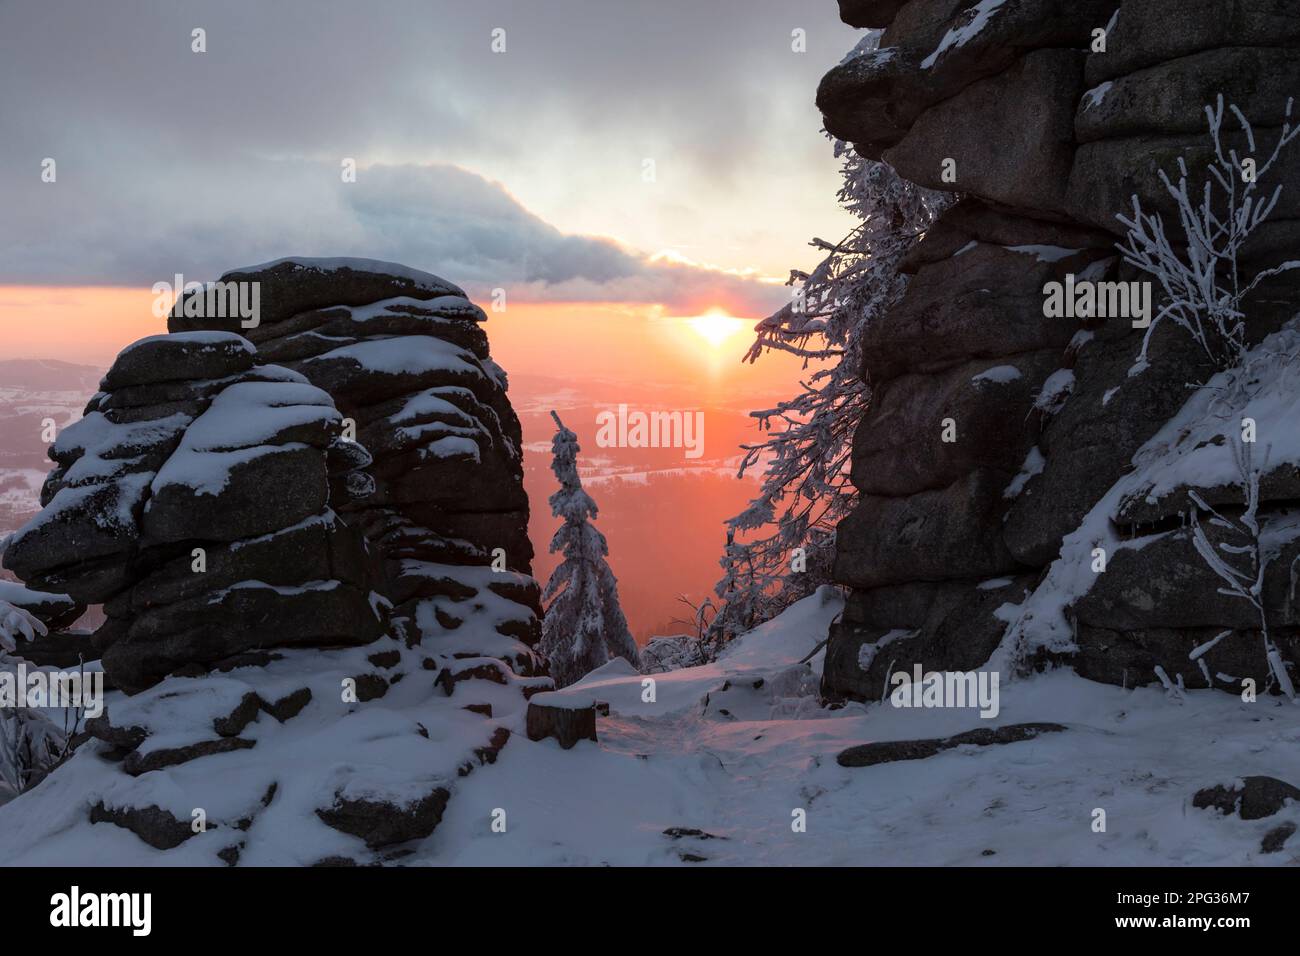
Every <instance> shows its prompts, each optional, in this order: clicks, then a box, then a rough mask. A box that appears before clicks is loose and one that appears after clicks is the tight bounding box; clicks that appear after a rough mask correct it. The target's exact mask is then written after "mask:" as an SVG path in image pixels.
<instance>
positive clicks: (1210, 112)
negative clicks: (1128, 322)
mask: <svg viewBox="0 0 1300 956" xmlns="http://www.w3.org/2000/svg"><path fill="white" fill-rule="evenodd" d="M1228 109H1229V111H1230V112H1231V113H1232V115H1233V116H1234V117H1235V118H1236V120H1237V122H1238V123H1239V125H1240V127H1241V132H1242V134H1243V135H1244V137H1245V140H1246V145H1247V149H1248V155H1245V156H1242V155H1239V154H1238V152H1237V150H1236V148H1235V147H1225V143H1224V132H1223V114H1224V105H1223V96H1222V95H1220V96H1219V97H1218V98H1217V101H1216V105H1215V106H1213V107H1211V106H1207V107H1205V116H1206V120H1207V123H1208V126H1209V133H1210V138H1211V140H1212V141H1213V143H1214V156H1213V158H1212V159H1211V161H1210V162H1209V163H1208V164H1207V166H1206V167H1205V179H1204V182H1202V183H1200V185H1199V186H1195V185H1193V184H1192V183H1190V182H1189V179H1188V176H1189V174H1188V170H1187V164H1186V162H1185V161H1184V160H1183V158H1182V157H1179V159H1178V179H1177V181H1176V182H1175V181H1173V180H1171V179H1170V178H1169V176H1168V175H1167V174H1166V173H1165V171H1164V170H1161V171H1160V180H1161V182H1162V183H1163V184H1164V187H1165V189H1166V191H1167V192H1168V193H1169V196H1170V197H1171V198H1172V199H1173V201H1174V204H1175V206H1176V208H1177V210H1178V226H1179V230H1180V232H1181V235H1177V236H1172V237H1171V235H1170V234H1169V232H1168V231H1167V230H1166V227H1165V222H1164V219H1163V217H1162V216H1161V215H1160V214H1159V213H1152V212H1147V211H1146V210H1145V209H1144V208H1143V207H1142V203H1141V201H1140V200H1139V199H1138V197H1137V196H1136V195H1135V196H1133V214H1132V215H1131V216H1125V215H1123V214H1121V215H1119V216H1117V218H1118V219H1119V221H1120V222H1121V223H1122V224H1123V225H1124V226H1125V227H1127V229H1128V235H1127V236H1126V237H1125V240H1124V242H1122V243H1120V244H1118V248H1119V250H1120V252H1121V254H1122V255H1123V258H1124V261H1125V262H1127V263H1129V264H1130V265H1133V266H1136V267H1137V268H1139V269H1141V270H1142V271H1144V272H1146V273H1149V274H1150V275H1151V276H1153V277H1154V278H1155V281H1156V282H1158V283H1159V284H1160V288H1161V291H1162V292H1163V297H1162V301H1161V305H1160V308H1159V309H1158V310H1157V312H1156V314H1155V315H1154V316H1153V317H1152V320H1151V324H1150V326H1149V327H1148V328H1147V331H1146V336H1145V337H1144V339H1143V341H1142V351H1141V354H1140V356H1139V359H1138V364H1139V366H1141V365H1144V364H1145V363H1146V361H1147V350H1148V347H1149V346H1150V343H1151V336H1152V334H1153V333H1154V332H1155V330H1156V328H1157V327H1158V326H1159V324H1160V323H1161V322H1163V321H1164V320H1165V319H1169V320H1172V321H1173V322H1175V323H1176V324H1177V325H1178V326H1180V327H1181V328H1183V329H1185V330H1186V331H1187V332H1188V333H1189V334H1190V335H1191V336H1192V337H1193V338H1194V339H1195V341H1196V342H1197V343H1198V344H1199V345H1200V346H1201V347H1202V348H1203V349H1204V350H1205V352H1206V354H1207V355H1208V356H1209V357H1210V359H1211V360H1212V361H1214V362H1215V363H1216V364H1217V365H1218V366H1219V367H1220V368H1227V367H1229V366H1231V365H1233V364H1235V363H1237V362H1238V361H1239V360H1240V359H1241V357H1242V355H1243V353H1244V352H1245V349H1246V326H1245V316H1244V314H1243V312H1242V302H1243V300H1244V299H1245V298H1246V296H1248V295H1249V294H1250V293H1251V291H1252V290H1254V289H1255V287H1256V286H1258V285H1259V284H1260V283H1261V282H1263V281H1264V280H1266V279H1268V278H1271V277H1272V276H1276V275H1279V274H1281V273H1283V272H1287V271H1289V270H1291V269H1296V268H1300V260H1288V261H1285V262H1282V263H1281V264H1279V265H1276V266H1273V267H1272V268H1269V269H1263V270H1260V271H1259V272H1257V273H1255V274H1254V275H1253V276H1250V277H1247V276H1245V275H1243V264H1242V262H1241V257H1242V251H1243V248H1244V247H1245V245H1246V243H1247V241H1248V240H1249V239H1250V238H1251V236H1252V235H1253V234H1254V233H1255V232H1256V230H1257V229H1258V228H1259V226H1260V224H1261V223H1263V222H1264V221H1265V220H1266V219H1268V217H1269V216H1270V215H1271V214H1272V213H1273V210H1274V208H1275V207H1276V206H1277V203H1278V199H1279V198H1280V197H1281V194H1282V184H1281V183H1277V184H1276V185H1274V186H1273V187H1272V188H1271V189H1269V188H1268V186H1266V185H1265V183H1266V182H1267V181H1268V180H1269V174H1270V173H1273V172H1275V169H1274V167H1275V166H1276V165H1277V162H1278V159H1279V158H1280V157H1281V155H1282V153H1283V151H1284V150H1285V149H1286V148H1287V147H1288V146H1289V145H1290V144H1291V143H1292V142H1293V141H1294V140H1295V138H1296V136H1297V135H1300V127H1295V126H1293V125H1292V122H1291V110H1292V101H1291V100H1290V99H1288V100H1287V104H1286V111H1285V114H1284V119H1283V123H1282V128H1281V131H1280V132H1279V134H1278V138H1277V141H1276V142H1275V143H1274V145H1273V149H1272V151H1271V152H1269V153H1268V155H1267V156H1265V157H1263V159H1262V161H1261V159H1260V158H1259V157H1258V153H1259V150H1258V148H1257V144H1256V141H1255V131H1254V129H1253V128H1252V127H1251V124H1250V121H1249V120H1247V119H1246V116H1245V114H1243V113H1242V112H1241V110H1239V109H1238V108H1237V107H1236V106H1235V105H1233V106H1229V107H1228Z"/></svg>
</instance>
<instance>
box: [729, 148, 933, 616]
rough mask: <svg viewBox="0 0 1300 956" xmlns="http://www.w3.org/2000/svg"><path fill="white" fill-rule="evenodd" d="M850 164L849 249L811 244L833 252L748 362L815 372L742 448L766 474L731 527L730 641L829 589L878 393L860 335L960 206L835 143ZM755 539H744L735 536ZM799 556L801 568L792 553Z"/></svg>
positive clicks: (767, 323) (898, 292)
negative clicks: (908, 261) (920, 246)
mask: <svg viewBox="0 0 1300 956" xmlns="http://www.w3.org/2000/svg"><path fill="white" fill-rule="evenodd" d="M835 155H836V156H837V157H844V163H843V170H842V174H843V178H844V185H843V186H842V188H841V189H840V192H839V200H840V202H841V203H842V204H843V205H844V207H845V208H846V209H848V210H849V212H851V213H853V214H854V215H855V216H857V217H858V218H859V219H860V220H861V223H860V224H859V225H858V226H856V227H855V228H854V229H853V231H852V232H850V233H849V234H848V236H846V237H845V238H844V239H843V240H842V241H840V242H838V243H829V242H826V241H824V240H822V239H813V241H812V242H811V243H810V244H811V245H812V246H814V247H815V248H817V249H819V250H821V251H823V252H824V253H826V256H825V258H824V259H823V260H822V261H821V262H820V263H819V264H818V265H817V266H816V268H814V269H813V271H812V272H808V273H805V272H801V271H798V270H791V273H790V280H789V282H788V283H787V284H788V285H790V286H791V287H792V288H794V293H793V295H792V296H791V302H790V304H788V305H786V306H783V307H782V308H781V309H780V310H779V311H777V312H776V313H774V314H773V315H771V316H769V317H768V318H766V319H764V320H763V321H762V322H760V323H759V324H758V325H757V326H756V327H755V331H756V332H757V335H756V337H755V340H754V343H753V344H752V345H751V346H750V348H749V351H748V352H747V353H746V354H745V356H744V361H747V362H755V361H757V360H758V358H759V357H760V356H761V355H763V353H764V352H766V351H768V350H769V349H770V350H775V351H780V352H786V353H788V354H790V355H795V356H798V357H799V358H801V359H803V362H804V367H805V368H806V369H808V368H812V369H813V370H812V371H811V374H809V376H808V378H807V380H806V381H803V382H801V383H800V391H799V392H798V394H796V395H795V396H793V397H792V398H789V399H786V400H784V401H781V402H778V403H777V404H776V405H775V406H773V407H771V408H767V409H762V410H759V411H753V412H750V415H751V417H753V418H755V419H757V420H758V426H759V428H760V429H761V430H762V431H763V432H764V433H765V437H764V438H763V440H762V441H759V442H756V443H754V444H751V445H744V446H742V450H743V451H744V455H743V457H742V459H741V464H740V472H739V474H740V476H741V477H743V476H744V475H745V473H746V472H747V471H748V470H749V469H751V468H756V467H762V468H763V469H764V470H763V479H762V484H761V486H760V488H759V493H758V496H757V497H755V498H754V499H753V500H752V501H750V503H749V506H748V507H747V508H746V509H745V510H744V511H742V512H741V513H740V514H738V515H736V516H735V517H733V518H730V519H729V520H728V521H727V522H726V525H727V545H726V550H725V552H724V555H723V558H722V560H721V564H722V567H723V571H724V575H723V577H722V579H721V580H720V581H719V582H718V584H717V586H716V588H715V591H716V593H717V595H718V597H719V598H721V599H722V608H721V610H720V611H719V613H718V615H717V617H716V618H715V620H714V623H713V627H714V629H715V630H717V631H720V632H722V635H723V636H724V637H731V636H734V635H735V634H739V633H742V632H743V631H746V630H749V629H750V628H752V627H754V626H755V625H757V624H759V623H761V622H763V621H765V620H767V619H769V618H771V617H773V616H774V615H775V614H777V613H779V612H780V611H781V610H782V609H784V608H785V607H787V606H788V605H790V604H791V603H793V602H794V601H796V600H799V599H800V598H802V597H806V596H807V595H809V594H811V593H813V592H814V591H815V590H816V589H817V588H818V587H819V586H820V585H822V584H827V583H829V582H830V569H831V564H832V561H833V558H834V552H835V527H836V525H837V524H838V523H839V521H840V519H841V518H843V517H844V515H845V514H847V513H848V511H849V509H850V507H851V506H852V503H853V501H854V493H853V489H852V487H851V486H850V485H849V481H848V463H849V458H850V454H851V451H852V442H853V430H854V428H855V427H856V426H857V423H858V420H859V419H860V418H861V417H862V414H863V412H864V411H865V410H866V407H867V403H868V402H869V400H870V398H871V389H870V385H869V383H868V382H866V381H865V380H864V379H863V373H862V365H863V352H862V335H863V331H864V330H865V329H866V328H867V326H868V325H870V324H871V322H872V321H874V320H875V319H876V318H877V317H878V316H880V315H882V314H883V313H884V312H885V311H886V310H888V309H889V308H890V307H892V306H893V305H895V304H896V303H897V302H898V300H899V299H900V298H901V297H902V294H903V291H904V290H905V289H906V287H907V277H906V276H905V275H903V274H902V273H900V272H899V268H898V267H899V263H900V261H901V260H902V258H903V256H904V255H905V254H906V253H907V251H908V250H909V249H911V248H912V246H913V245H914V244H915V243H916V242H917V241H918V240H919V239H920V238H921V237H922V236H923V235H924V234H925V231H926V230H927V229H928V228H929V227H930V224H931V223H932V222H933V221H934V219H935V218H936V217H937V216H938V215H939V213H940V212H942V211H943V210H944V209H946V208H947V207H948V206H949V205H950V204H951V203H952V201H953V197H952V196H950V195H949V194H947V193H942V192H936V191H933V190H928V189H923V188H922V187H920V186H917V185H916V184H914V183H911V182H908V181H907V180H905V179H903V178H902V177H901V176H899V175H898V173H896V172H895V171H894V169H893V168H892V167H890V166H889V165H887V164H885V163H882V162H877V161H874V160H868V159H864V158H862V157H861V156H859V155H858V154H857V153H856V152H854V151H853V149H852V147H850V146H849V145H848V144H846V143H844V142H841V141H836V142H835ZM744 534H748V535H750V538H749V539H748V540H746V541H744V542H743V543H742V542H739V541H738V540H737V538H738V536H740V535H744ZM796 549H802V558H803V562H802V567H801V568H798V567H795V566H794V564H795V562H794V557H795V555H796V554H798V553H799V552H797V551H796Z"/></svg>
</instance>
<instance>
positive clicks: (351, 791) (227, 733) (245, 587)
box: [0, 259, 552, 864]
mask: <svg viewBox="0 0 1300 956" xmlns="http://www.w3.org/2000/svg"><path fill="white" fill-rule="evenodd" d="M222 281H223V282H239V283H254V282H255V283H258V288H259V296H258V297H257V299H255V300H254V301H257V300H258V299H260V310H259V314H258V315H257V316H256V317H255V318H254V321H253V322H251V323H249V322H247V318H246V317H245V318H243V319H241V318H235V319H229V320H227V319H220V318H215V317H206V316H204V315H202V314H200V313H202V312H203V311H204V309H203V308H199V307H192V306H196V305H197V303H193V302H191V301H190V298H188V297H187V298H186V300H184V301H183V302H182V303H181V305H180V307H179V308H178V309H177V310H176V312H175V313H174V314H173V317H172V320H171V322H170V326H171V333H170V334H168V335H159V336H154V337H151V338H148V339H144V340H142V341H140V342H137V343H135V344H134V345H132V346H130V347H129V348H127V349H126V350H125V351H123V352H122V354H121V355H120V356H119V357H118V359H117V361H116V362H115V363H114V364H113V367H112V368H111V369H110V370H109V372H108V374H107V375H106V376H105V378H104V381H103V383H102V384H101V391H100V393H99V394H97V395H96V396H95V397H94V398H93V399H92V401H91V403H90V405H89V406H88V407H87V409H86V414H85V416H84V417H83V418H82V419H81V421H80V422H78V423H77V424H75V425H73V426H71V427H69V428H67V429H66V430H65V431H64V432H63V433H62V434H61V435H60V436H59V438H58V441H57V442H56V443H55V445H54V446H53V448H52V449H51V452H50V454H51V457H52V458H53V459H54V461H55V464H56V467H55V469H54V471H53V472H52V473H51V475H50V477H49V479H48V481H47V482H46V485H45V488H44V492H43V495H42V504H43V506H44V507H43V510H42V511H41V512H40V514H38V515H37V516H36V517H35V518H34V519H33V520H32V521H30V522H29V523H28V524H27V525H26V526H25V527H24V528H22V529H21V530H20V531H19V532H18V533H17V534H16V535H15V536H14V537H13V539H12V541H10V543H9V545H8V547H7V550H6V552H5V555H4V562H5V566H6V567H7V568H8V569H9V570H11V571H13V572H14V573H16V574H17V575H19V576H20V577H21V578H23V580H24V581H26V582H28V583H29V584H31V585H32V587H33V588H39V589H41V590H43V591H49V592H54V597H52V601H53V603H52V604H51V608H50V613H51V614H52V615H56V616H60V618H61V619H62V618H66V617H67V616H68V614H69V613H70V612H71V611H72V610H73V609H76V608H78V607H79V606H81V605H85V604H91V603H103V604H104V608H105V611H106V614H107V623H105V624H104V625H103V626H102V627H101V628H100V629H99V630H98V631H96V632H95V633H94V634H93V635H92V636H90V637H89V638H88V639H87V643H88V644H89V646H88V647H86V648H85V653H84V654H83V655H82V656H84V657H85V658H86V659H94V658H98V657H100V655H101V654H102V657H103V662H104V665H103V666H104V670H105V672H106V674H107V677H108V680H109V682H110V683H111V684H112V685H113V686H115V687H116V688H118V689H117V690H114V691H112V692H110V694H109V696H108V700H107V701H106V712H105V713H104V714H103V715H102V716H99V717H95V718H93V719H91V720H89V721H87V723H86V730H87V731H88V736H87V737H86V738H84V739H82V740H81V741H80V745H79V747H78V749H77V750H76V752H75V753H74V754H73V756H72V757H71V758H70V759H69V760H67V761H66V763H65V764H64V765H63V766H62V767H60V768H59V769H58V770H57V771H56V772H55V773H53V774H51V775H50V776H49V777H48V778H47V779H46V780H45V781H44V782H43V783H42V784H41V786H40V787H39V788H38V791H33V793H32V794H30V795H25V796H24V797H22V798H20V799H19V800H17V801H14V803H13V804H12V805H11V806H7V807H5V809H4V810H3V811H0V813H6V814H7V813H31V812H32V811H31V809H30V808H31V807H32V806H33V803H32V801H34V800H35V801H39V806H40V811H39V812H37V813H35V816H34V817H24V819H25V820H26V821H28V824H27V826H26V827H25V830H26V833H25V835H24V837H23V839H24V840H35V841H39V840H43V839H50V837H51V834H53V833H54V832H56V831H60V830H65V831H66V830H69V829H71V828H73V827H74V824H77V825H80V824H84V823H86V822H90V823H106V824H115V825H116V826H117V827H119V828H122V832H123V834H124V836H123V838H122V839H123V840H126V841H128V844H129V845H126V844H122V845H119V846H118V849H119V851H120V856H118V857H116V859H117V860H118V861H121V860H123V859H139V860H140V861H141V862H149V861H152V860H154V859H155V856H151V854H155V855H156V853H157V852H158V851H165V852H166V853H167V854H168V855H167V857H166V861H167V862H180V863H201V862H209V863H215V862H220V861H224V862H225V863H228V864H234V863H236V862H241V861H242V862H261V863H279V864H312V863H326V864H350V863H358V862H371V861H376V860H387V859H394V858H397V857H400V856H401V855H402V854H403V852H404V851H403V850H402V849H400V848H399V847H398V845H399V844H404V843H407V842H408V841H412V840H416V839H419V838H423V837H427V836H428V835H429V834H430V833H431V832H432V831H433V829H434V827H435V826H436V825H437V824H438V822H439V821H440V820H441V817H442V812H443V809H444V808H445V807H446V805H447V802H448V800H449V799H450V798H451V796H452V794H453V793H454V791H455V786H456V781H457V780H458V779H459V778H460V777H463V776H464V775H466V774H467V773H469V772H470V771H471V770H472V769H473V768H474V767H476V766H478V765H480V764H483V763H487V762H491V761H494V760H495V759H496V754H497V752H498V751H500V749H501V748H502V747H503V746H504V745H505V743H506V741H507V740H508V739H509V737H510V733H511V727H513V726H515V725H520V726H522V720H523V713H524V707H525V702H526V700H527V697H528V696H530V695H531V694H532V693H534V692H535V691H539V690H547V689H550V688H551V686H552V682H551V680H550V678H549V677H548V676H546V672H545V665H544V662H543V661H542V660H541V658H540V657H539V656H538V655H536V654H535V653H534V652H533V650H532V646H533V645H534V644H535V643H536V642H537V640H538V638H539V631H540V629H539V626H538V607H537V604H538V588H537V584H536V582H534V581H533V579H532V577H531V565H530V562H531V558H532V551H531V548H530V546H529V543H528V539H527V536H526V527H527V519H528V510H527V498H526V497H525V494H524V491H523V487H522V480H521V479H522V469H521V465H520V459H519V444H520V439H519V423H518V420H517V419H516V418H515V415H514V413H513V411H512V410H511V407H510V404H509V401H508V400H507V398H506V395H505V387H506V383H505V376H504V374H503V373H502V371H501V370H500V369H499V368H498V367H497V366H496V365H495V364H494V363H493V362H492V360H491V358H490V357H489V355H488V348H487V339H486V337H485V335H484V333H483V332H482V330H481V328H480V327H479V323H480V322H481V321H482V320H483V319H484V315H483V313H482V312H481V310H479V309H478V308H477V307H476V306H474V305H473V304H472V303H471V302H469V300H468V299H467V298H465V295H464V293H463V292H462V291H461V290H460V289H458V288H456V287H455V286H453V285H451V284H450V283H447V282H446V281H445V280H442V279H439V278H437V277H436V276H432V275H428V274H426V273H420V272H416V271H414V270H410V269H406V268H405V267H402V266H398V265H394V264H390V263H379V262H375V261H372V260H352V259H346V260H283V261H280V262H276V263H271V264H268V265H266V266H260V267H255V268H252V269H244V270H239V271H237V272H235V273H228V274H227V275H226V276H224V277H223V280H222ZM246 324H247V326H248V327H245V325H246ZM245 336H246V337H245ZM24 593H30V592H24ZM58 595H66V597H57V596H58ZM29 603H30V602H29ZM47 603H49V602H47ZM65 603H66V604H67V605H68V607H66V608H65V607H63V604H65ZM56 605H57V606H56ZM22 651H23V647H22V646H19V647H18V649H17V652H18V653H19V654H20V655H21V654H22ZM123 692H125V693H123ZM128 694H129V695H130V696H126V695H128ZM23 805H25V806H27V807H28V808H29V809H28V810H20V809H18V808H19V807H20V806H23ZM126 831H130V833H131V834H134V836H130V835H129V834H127V833H126ZM130 841H137V842H130ZM35 845H36V844H35V843H33V844H32V846H35ZM150 848H152V849H150ZM74 856H75V854H74ZM159 862H162V860H159Z"/></svg>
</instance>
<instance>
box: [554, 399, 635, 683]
mask: <svg viewBox="0 0 1300 956" xmlns="http://www.w3.org/2000/svg"><path fill="white" fill-rule="evenodd" d="M551 417H552V418H553V419H555V425H556V432H555V438H554V439H552V441H551V454H552V459H551V471H553V472H555V477H556V478H557V479H558V480H559V482H560V490H559V491H557V492H556V493H555V494H553V495H551V497H550V504H551V513H552V514H553V515H555V517H557V518H560V519H562V520H563V522H564V523H563V524H561V525H560V527H559V529H558V530H557V531H556V532H555V536H554V537H553V538H551V552H552V553H554V552H556V551H559V552H561V553H562V554H563V555H564V560H563V561H561V562H560V565H559V567H557V568H556V569H555V570H554V571H553V572H552V573H551V579H550V580H549V581H547V582H546V590H545V591H544V592H543V593H542V603H543V604H544V605H545V606H546V615H545V617H544V618H543V620H542V644H541V650H542V653H543V654H545V655H546V657H547V658H548V659H549V660H550V664H551V676H552V677H553V678H554V679H555V684H556V686H557V687H567V686H568V685H569V684H572V683H573V682H574V681H576V680H578V679H579V678H581V677H582V676H583V675H584V674H587V673H589V672H591V671H593V670H595V669H596V668H597V667H600V666H601V665H602V664H604V663H606V662H608V661H610V660H613V659H614V658H615V657H622V658H624V659H625V660H626V661H627V662H628V663H629V664H631V665H632V666H633V667H639V666H640V660H639V659H638V656H637V650H636V642H635V641H633V640H632V633H631V632H630V631H629V630H628V627H627V619H626V618H624V617H623V609H622V608H621V607H619V603H618V581H617V580H616V579H615V578H614V572H613V571H611V570H610V567H609V564H608V563H607V562H606V561H605V558H606V557H607V556H608V555H609V546H608V544H606V542H605V536H604V535H603V534H601V533H600V532H599V531H597V530H596V529H595V528H594V527H592V525H591V520H592V519H593V518H595V517H596V513H597V509H596V502H595V501H593V500H592V498H591V496H590V495H589V494H587V492H585V491H584V490H583V488H582V479H581V478H579V477H578V452H579V450H580V449H579V447H578V436H577V435H575V434H574V433H573V432H571V431H570V430H569V429H567V428H565V427H564V423H563V422H562V421H560V416H559V415H557V414H555V412H551Z"/></svg>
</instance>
